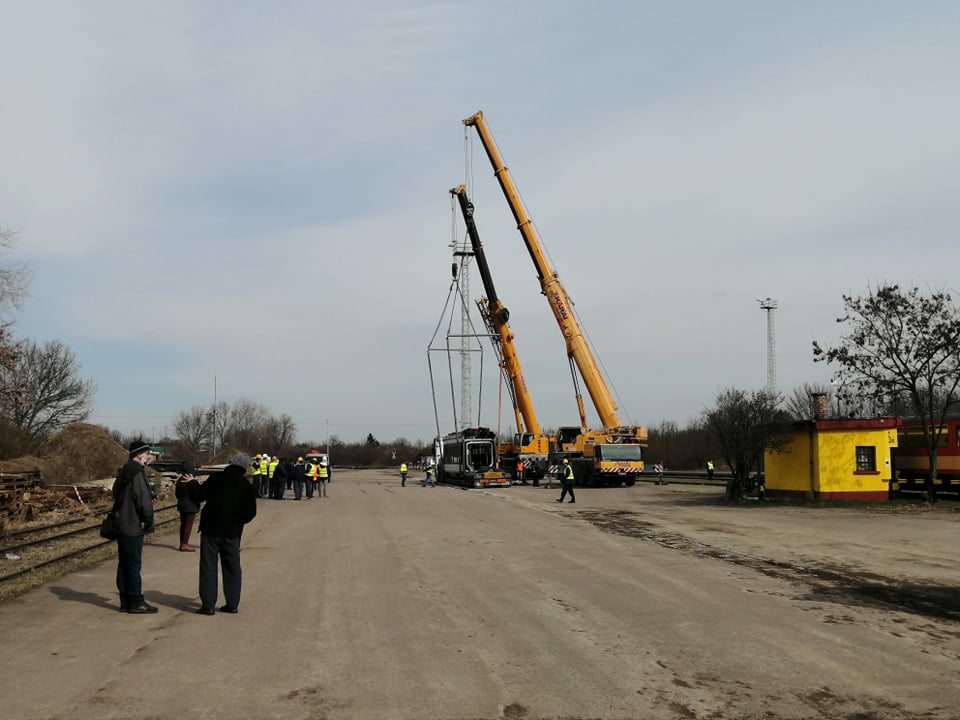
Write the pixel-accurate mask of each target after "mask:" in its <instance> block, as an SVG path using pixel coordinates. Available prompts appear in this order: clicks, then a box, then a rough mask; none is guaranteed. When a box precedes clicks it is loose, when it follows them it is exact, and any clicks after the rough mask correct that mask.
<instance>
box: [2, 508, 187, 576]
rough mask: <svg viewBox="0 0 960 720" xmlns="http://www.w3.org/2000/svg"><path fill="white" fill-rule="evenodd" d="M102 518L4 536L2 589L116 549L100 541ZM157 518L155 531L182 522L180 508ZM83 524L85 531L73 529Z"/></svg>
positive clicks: (160, 513)
mask: <svg viewBox="0 0 960 720" xmlns="http://www.w3.org/2000/svg"><path fill="white" fill-rule="evenodd" d="M102 518H103V513H95V514H92V515H86V516H84V517H82V518H73V519H70V520H65V521H63V522H59V523H52V524H49V525H43V526H40V527H34V528H28V529H25V530H17V531H14V532H8V533H6V534H4V535H3V536H2V537H0V588H2V587H3V585H4V584H5V583H8V582H9V581H11V580H14V579H17V578H22V577H24V576H26V575H29V574H30V573H32V572H35V571H37V570H39V569H41V568H45V567H48V566H51V565H55V564H56V563H60V562H63V561H66V560H71V559H75V558H79V557H82V556H83V555H86V554H88V553H92V552H94V551H96V550H98V549H100V548H104V547H106V546H108V545H112V544H113V542H114V541H113V540H104V539H103V538H101V537H100V533H99V530H100V521H101V520H102ZM154 518H155V521H154V528H161V527H165V526H167V525H170V524H171V523H174V522H176V521H177V520H178V519H179V513H178V512H177V506H176V504H173V505H164V506H162V507H157V508H155V509H154ZM81 523H82V527H73V526H75V525H78V524H81ZM67 528H69V529H67ZM148 537H150V536H148Z"/></svg>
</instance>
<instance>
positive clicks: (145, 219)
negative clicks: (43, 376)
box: [0, 0, 960, 441]
mask: <svg viewBox="0 0 960 720" xmlns="http://www.w3.org/2000/svg"><path fill="white" fill-rule="evenodd" d="M0 27H2V28H3V42H2V43H0V87H2V88H3V92H2V105H3V109H2V113H0V163H2V172H0V228H3V229H6V230H13V231H16V232H17V234H18V235H17V242H16V246H15V248H14V250H13V251H12V252H8V253H7V254H6V255H5V256H4V257H3V258H0V260H4V261H12V260H17V261H19V260H28V261H29V262H30V264H31V266H32V269H33V281H32V284H31V288H30V296H29V298H28V299H27V302H26V304H25V307H24V309H23V311H22V312H19V313H16V314H15V315H14V316H13V317H12V319H14V320H15V321H16V323H17V324H16V332H17V333H18V334H19V335H20V336H22V337H29V338H32V339H35V340H37V341H40V342H43V341H47V340H61V341H63V342H64V343H66V344H67V345H68V346H69V347H70V348H71V349H72V350H73V351H74V352H75V353H76V356H77V359H78V361H79V363H80V365H81V376H82V377H84V378H88V379H92V380H94V381H95V382H96V384H97V387H98V391H97V395H96V407H95V409H94V412H93V415H92V417H91V418H90V420H91V421H92V422H95V423H100V424H104V425H107V426H109V427H111V428H115V429H119V430H121V431H124V432H135V431H138V430H140V431H143V432H144V433H146V434H148V435H153V436H155V437H160V436H162V435H163V434H165V433H166V432H169V431H170V426H171V424H172V420H173V416H174V415H176V414H177V412H178V411H181V410H186V409H189V408H190V407H192V406H195V405H208V404H209V403H211V402H212V401H213V396H214V386H215V379H216V392H217V399H218V400H226V401H227V402H233V401H235V400H237V399H241V398H244V399H248V400H253V401H255V402H258V403H262V404H263V405H264V406H266V407H267V408H269V409H270V411H271V412H273V413H274V414H278V415H279V414H282V413H286V414H289V415H290V416H292V418H293V419H294V421H295V423H296V424H297V427H298V431H299V432H298V435H299V438H300V439H301V440H305V441H322V440H323V439H324V438H325V436H326V433H327V429H328V428H329V433H330V434H331V435H335V436H337V437H339V438H340V439H342V440H345V441H355V440H362V439H363V438H365V437H366V435H367V433H373V434H374V436H375V437H377V438H378V439H380V440H382V441H389V440H391V439H395V438H400V437H404V438H407V439H409V440H416V439H422V440H429V438H431V437H433V435H434V433H435V427H436V421H435V417H434V410H433V403H432V398H431V382H430V373H429V371H428V362H427V356H428V353H427V348H428V345H429V344H430V342H431V338H432V336H433V332H434V328H435V327H436V326H437V324H438V322H440V321H441V313H442V310H443V306H444V302H445V301H446V299H447V293H448V289H449V286H450V265H451V259H452V252H451V248H450V245H451V242H453V241H455V240H457V241H463V239H464V237H465V233H464V229H463V224H462V221H461V220H460V218H459V211H456V212H454V206H453V205H452V204H451V201H450V196H449V193H448V190H449V189H450V188H451V187H454V186H455V185H459V184H460V183H463V182H467V185H468V189H469V192H470V195H471V197H472V199H473V200H474V202H475V204H476V220H477V224H478V227H479V231H480V235H481V238H482V240H483V242H484V245H485V247H486V252H487V256H488V259H489V261H490V265H491V269H492V272H493V275H494V279H495V281H496V284H497V290H498V291H499V294H500V296H501V298H502V299H503V301H504V302H505V303H506V305H507V306H508V307H509V308H510V310H511V325H512V327H513V330H514V332H515V333H516V336H517V349H518V352H519V356H520V360H521V362H522V364H523V369H524V371H525V375H526V378H527V383H528V386H529V389H530V392H531V395H532V397H533V401H534V403H535V407H536V410H537V413H538V416H539V419H540V422H541V424H543V425H544V426H547V427H554V426H557V425H566V424H575V423H576V422H577V411H576V405H575V403H574V399H573V388H572V383H571V380H570V373H569V369H568V365H567V360H566V355H565V350H564V344H563V339H562V337H561V335H560V332H559V330H558V328H557V327H556V324H555V322H554V320H553V316H552V314H551V313H550V310H549V306H548V304H547V302H546V300H545V299H544V298H543V297H542V296H541V295H540V288H539V285H538V283H537V280H536V275H535V273H534V270H533V266H532V264H531V261H530V258H529V256H528V254H527V252H526V250H525V249H524V246H523V243H522V240H521V237H520V235H519V233H518V232H517V230H516V227H515V223H514V222H513V219H512V216H511V214H510V212H509V208H508V207H507V204H506V201H505V200H504V198H503V196H502V195H501V193H500V190H499V187H498V185H497V183H496V180H495V179H494V177H493V174H492V170H491V168H490V165H489V162H488V161H487V159H486V156H485V155H484V153H483V150H482V147H481V146H480V143H479V140H478V139H477V138H476V137H474V136H473V133H472V131H471V134H467V135H466V136H465V128H464V126H463V124H462V123H461V120H462V119H463V118H465V117H468V116H469V115H472V114H473V113H474V112H476V111H477V110H483V111H484V115H485V117H486V119H487V121H488V123H489V125H490V128H491V130H492V131H493V133H494V135H495V137H496V140H497V143H498V145H499V148H500V151H501V153H502V155H503V157H504V159H505V161H506V163H507V165H508V166H509V167H510V170H511V173H512V175H513V179H514V181H515V182H516V184H517V187H518V188H519V190H520V192H521V193H522V195H523V198H524V201H525V204H526V207H527V210H528V211H529V213H530V215H531V216H532V218H533V219H534V221H535V223H536V227H537V229H538V231H539V233H540V235H541V237H542V239H543V242H544V244H545V246H546V249H547V251H548V253H549V257H550V260H551V262H552V264H553V266H554V267H555V269H556V270H557V271H558V272H559V274H560V278H561V280H562V281H563V282H564V284H565V286H566V288H567V291H568V292H569V294H570V296H571V298H572V299H573V301H574V303H575V304H576V310H577V313H578V315H579V317H580V320H581V321H582V323H583V325H584V328H585V330H586V333H587V335H588V336H589V338H590V340H591V342H592V343H593V347H594V349H595V351H596V353H597V355H598V356H599V359H600V361H601V362H602V363H603V366H604V367H605V369H606V371H607V373H608V379H609V381H610V383H611V386H612V387H613V389H614V390H615V392H616V394H617V400H618V402H619V404H620V416H621V420H622V421H623V422H633V423H641V424H646V425H649V426H656V425H658V424H659V423H661V422H663V421H666V420H673V421H676V422H678V423H679V424H680V425H681V426H682V425H685V424H686V423H687V422H688V421H689V420H691V419H693V418H696V417H698V416H699V415H700V414H701V413H702V412H703V410H704V409H705V408H708V407H710V406H711V405H712V404H713V402H714V400H715V397H716V394H717V392H718V391H719V390H720V389H722V388H726V387H730V386H734V387H739V388H743V389H759V388H761V387H763V386H764V385H765V384H766V380H767V357H766V351H767V322H766V316H765V313H764V311H762V310H761V309H760V306H759V303H758V299H762V298H767V297H770V298H773V299H775V300H776V301H777V302H778V304H779V307H778V309H777V310H776V313H775V322H776V359H777V385H778V388H779V389H780V390H781V391H783V392H786V393H789V392H791V391H792V390H793V388H795V387H798V386H799V385H801V384H803V383H805V382H827V381H828V380H829V378H830V374H831V369H830V368H825V367H823V366H822V365H815V364H814V363H813V361H812V353H811V342H812V341H813V340H814V339H816V340H819V341H821V342H824V343H827V344H829V343H832V342H835V341H836V339H837V338H838V337H839V333H840V332H841V330H842V326H838V325H837V324H836V322H835V320H836V318H837V317H838V316H839V315H840V314H841V313H842V297H841V296H842V295H843V294H844V293H847V294H854V295H858V294H863V293H865V292H866V291H867V290H868V288H869V287H870V286H871V285H873V286H875V285H876V284H878V283H880V282H887V281H889V282H897V283H901V284H904V285H906V286H914V285H916V286H919V287H921V288H923V289H924V290H926V289H930V290H939V289H946V290H949V291H956V290H957V288H958V286H960V283H958V281H957V272H958V270H957V268H958V266H960V263H958V259H960V250H958V249H957V244H958V240H960V232H958V230H960V215H958V211H960V203H958V197H957V196H958V188H960V133H958V131H957V128H958V127H960V82H958V69H960V43H958V42H957V38H958V37H960V3H957V2H953V1H952V0H948V1H945V2H936V1H934V0H925V1H924V2H908V1H906V0H904V1H903V2H881V1H877V0H870V1H869V2H866V1H865V2H852V1H851V2H842V1H840V2H838V1H836V0H830V1H829V2H815V1H814V2H811V1H809V0H805V1H804V2H793V3H790V2H740V1H731V2H699V1H698V2H683V1H682V0H681V1H675V0H671V1H669V2H642V1H637V0H631V1H626V2H596V1H594V2H562V1H559V2H558V1H557V0H550V1H546V0H545V1H543V2H540V1H537V2H533V1H530V2H516V1H504V2H500V1H498V0H494V1H492V2H484V3H477V2H459V1H456V0H451V1H448V2H442V1H440V0H424V1H422V2H417V1H414V0H410V1H405V0H376V1H372V2H366V1H362V0H358V1H357V2H352V3H346V2H284V1H282V0H275V1H273V2H270V3H252V2H233V1H231V2H225V1H221V2H203V1H194V0H191V1H190V2H175V1H172V0H165V1H163V2H146V1H143V0H140V1H138V2H123V1H120V0H117V1H115V2H103V1H97V0H89V1H87V2H83V3H76V2H72V1H69V2H68V1H62V2H58V1H55V0H49V1H47V2H42V3H41V2H33V1H32V0H29V1H28V0H24V1H18V0H6V1H5V2H2V3H0ZM471 291H472V292H471V295H472V296H473V297H476V296H478V295H479V294H481V285H480V278H479V276H478V275H477V274H474V275H473V277H472V279H471ZM476 322H478V324H479V320H477V321H476ZM484 349H485V353H484V356H483V358H484V361H483V372H482V373H481V369H480V367H479V365H480V363H479V355H478V356H477V357H476V358H475V360H474V366H473V386H474V390H475V391H478V390H479V389H480V388H481V387H482V390H483V396H482V397H478V398H476V399H474V400H473V410H474V413H477V407H478V405H479V407H480V412H481V413H482V414H481V416H480V418H479V420H480V422H482V423H483V424H485V425H487V426H490V427H496V426H497V423H498V419H497V414H496V408H497V404H498V396H497V393H498V388H497V377H496V371H495V365H494V360H493V355H492V352H491V351H490V349H489V347H488V345H486V344H485V345H484ZM431 358H432V360H433V365H434V368H435V376H438V377H436V379H437V380H438V389H437V398H438V404H440V406H441V416H440V425H441V429H442V430H443V431H444V432H447V431H449V430H451V429H452V422H453V421H452V417H451V415H452V411H451V410H450V406H451V397H450V396H451V392H450V388H449V385H450V382H449V378H448V376H447V374H446V360H445V359H444V360H443V361H442V362H438V358H436V357H434V356H431ZM438 366H440V367H439V368H438ZM456 375H457V378H458V377H459V370H456ZM475 394H477V393H475ZM505 402H506V401H505ZM591 420H592V422H596V414H595V413H594V414H592V415H591ZM500 423H501V427H503V428H504V429H506V428H507V427H509V426H512V424H513V421H512V415H510V414H505V415H504V416H503V418H502V420H501V421H500Z"/></svg>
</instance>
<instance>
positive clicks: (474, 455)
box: [467, 442, 493, 472]
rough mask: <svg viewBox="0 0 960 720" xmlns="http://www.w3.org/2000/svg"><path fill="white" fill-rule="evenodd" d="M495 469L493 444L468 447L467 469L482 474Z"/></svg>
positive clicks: (470, 444) (477, 444)
mask: <svg viewBox="0 0 960 720" xmlns="http://www.w3.org/2000/svg"><path fill="white" fill-rule="evenodd" d="M491 467H493V443H488V442H482V443H469V444H468V445H467V469H469V470H473V471H474V472H482V471H484V470H489V469H490V468H491Z"/></svg>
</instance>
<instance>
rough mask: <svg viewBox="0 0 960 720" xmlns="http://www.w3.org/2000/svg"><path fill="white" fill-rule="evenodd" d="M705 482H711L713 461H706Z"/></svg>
mask: <svg viewBox="0 0 960 720" xmlns="http://www.w3.org/2000/svg"><path fill="white" fill-rule="evenodd" d="M707 480H713V460H707Z"/></svg>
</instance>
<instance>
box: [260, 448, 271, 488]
mask: <svg viewBox="0 0 960 720" xmlns="http://www.w3.org/2000/svg"><path fill="white" fill-rule="evenodd" d="M259 495H260V497H269V496H270V456H269V455H267V453H260V492H259Z"/></svg>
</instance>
